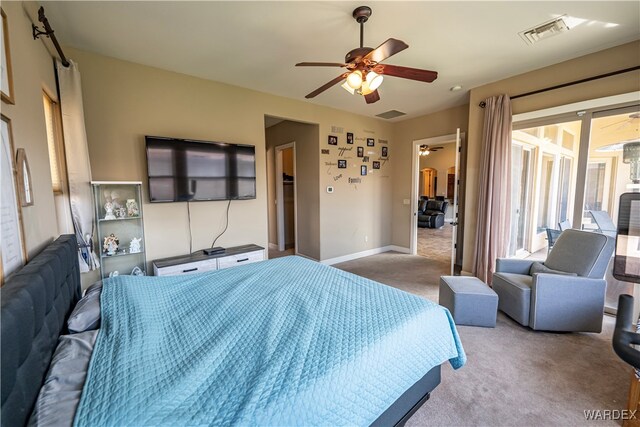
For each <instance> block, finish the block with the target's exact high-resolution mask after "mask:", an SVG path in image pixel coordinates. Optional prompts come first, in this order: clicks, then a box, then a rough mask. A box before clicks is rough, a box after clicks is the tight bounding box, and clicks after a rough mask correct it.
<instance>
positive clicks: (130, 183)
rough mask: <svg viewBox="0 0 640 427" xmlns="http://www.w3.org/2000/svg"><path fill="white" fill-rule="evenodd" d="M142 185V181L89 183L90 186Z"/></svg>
mask: <svg viewBox="0 0 640 427" xmlns="http://www.w3.org/2000/svg"><path fill="white" fill-rule="evenodd" d="M135 184H138V185H142V181H91V185H135Z"/></svg>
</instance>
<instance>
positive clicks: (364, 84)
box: [359, 80, 373, 96]
mask: <svg viewBox="0 0 640 427" xmlns="http://www.w3.org/2000/svg"><path fill="white" fill-rule="evenodd" d="M359 92H360V95H363V96H364V95H369V94H370V93H371V92H373V89H371V87H369V83H368V82H367V81H366V80H365V81H363V82H362V86H360V91H359Z"/></svg>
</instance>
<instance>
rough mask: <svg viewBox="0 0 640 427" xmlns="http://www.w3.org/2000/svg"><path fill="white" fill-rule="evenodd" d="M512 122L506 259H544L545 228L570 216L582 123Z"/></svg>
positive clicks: (545, 245)
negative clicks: (536, 256) (508, 257)
mask: <svg viewBox="0 0 640 427" xmlns="http://www.w3.org/2000/svg"><path fill="white" fill-rule="evenodd" d="M517 126H518V125H517V124H516V125H515V126H514V128H515V129H514V131H513V135H512V141H513V142H512V150H513V151H512V202H511V203H512V217H511V221H512V230H511V238H510V246H509V255H510V256H516V257H526V256H529V255H531V254H534V253H538V255H539V256H544V255H546V251H547V245H548V243H547V240H546V239H547V228H551V229H557V228H558V223H559V222H561V221H564V220H566V219H567V218H568V217H570V215H571V210H572V208H573V197H574V193H575V175H576V171H575V168H574V164H575V160H574V159H575V158H576V157H577V154H578V144H577V141H578V140H579V139H580V121H576V120H571V121H559V122H557V123H553V122H552V123H541V124H539V125H538V124H534V125H533V126H526V125H525V126H521V128H520V129H518V127H517Z"/></svg>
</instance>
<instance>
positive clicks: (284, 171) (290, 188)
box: [275, 142, 297, 255]
mask: <svg viewBox="0 0 640 427" xmlns="http://www.w3.org/2000/svg"><path fill="white" fill-rule="evenodd" d="M275 155H276V230H277V245H278V252H284V253H285V254H286V255H293V254H294V253H295V249H296V227H297V221H296V205H297V203H296V193H297V192H296V178H295V177H296V143H295V142H290V143H288V144H284V145H278V146H277V147H275Z"/></svg>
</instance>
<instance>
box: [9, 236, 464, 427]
mask: <svg viewBox="0 0 640 427" xmlns="http://www.w3.org/2000/svg"><path fill="white" fill-rule="evenodd" d="M74 245H75V242H74V241H73V238H72V237H71V236H63V237H61V238H60V239H58V241H56V242H55V243H53V244H52V245H51V247H49V248H47V250H45V251H44V252H43V254H41V255H39V256H38V257H36V258H35V259H34V260H33V261H32V262H31V263H30V264H29V265H28V266H27V267H25V268H24V269H23V270H22V271H21V272H20V273H19V274H17V275H16V276H14V277H12V278H11V279H10V280H9V281H8V282H7V284H6V285H5V287H3V289H2V319H3V322H2V345H3V352H2V378H3V383H2V424H3V425H24V424H25V423H26V422H27V420H28V418H29V415H30V412H31V410H32V408H33V406H34V402H35V400H36V396H37V394H38V391H39V389H40V386H41V385H42V383H43V379H44V376H45V373H46V370H47V365H48V363H49V359H50V358H51V354H52V352H53V350H54V348H55V345H56V342H55V341H56V338H57V336H58V335H59V334H64V333H66V332H67V331H66V330H65V326H64V319H65V317H66V316H68V313H69V311H70V310H71V308H72V307H73V305H74V303H75V301H76V300H77V299H78V296H79V280H78V277H77V276H78V272H77V259H76V256H77V255H76V252H75V250H71V248H72V247H73V246H74ZM61 248H64V250H62V249H61ZM53 254H55V256H53V257H52V255H53ZM40 258H43V260H42V261H40ZM32 264H33V265H32ZM51 265H55V268H52V267H51ZM56 269H61V272H60V273H59V274H55V275H50V274H48V272H49V271H52V270H56ZM30 275H35V276H34V277H42V279H41V280H40V279H39V282H42V284H41V285H38V286H39V287H36V288H34V290H30V288H31V287H32V281H31V280H29V279H28V277H29V276H30ZM53 276H55V277H53ZM18 279H19V280H20V282H18ZM44 283H46V284H44ZM43 287H46V288H47V289H46V290H45V289H44V288H43ZM17 288H24V289H23V290H22V291H20V292H18V291H16V290H14V289H17ZM36 294H37V295H40V296H39V297H38V298H34V297H33V295H36ZM55 295H69V297H65V298H62V300H61V298H60V296H58V297H55ZM100 298H101V305H102V324H101V327H100V329H99V332H98V334H97V339H96V342H95V349H94V351H93V354H92V355H91V363H90V365H89V369H88V372H87V374H86V375H87V379H86V383H85V384H84V389H83V390H82V397H81V399H80V403H79V405H78V408H77V412H76V413H75V425H179V424H184V425H202V424H209V425H229V424H235V425H303V424H304V425H317V424H324V425H326V424H331V425H334V424H335V425H345V424H349V425H385V426H386V425H401V424H403V423H404V422H405V421H406V420H407V419H408V418H409V417H410V416H411V415H412V414H413V412H415V410H417V408H419V407H420V405H421V404H422V403H424V401H426V400H427V399H428V397H429V393H430V392H431V391H432V390H433V389H434V388H435V387H436V386H437V385H438V384H439V382H440V364H441V363H444V362H446V361H449V362H450V363H451V364H452V366H453V367H454V368H459V367H461V366H462V365H463V364H464V362H465V356H464V351H463V350H462V347H461V345H460V342H459V339H458V336H457V332H456V330H455V326H454V325H453V322H452V320H451V316H450V315H449V313H448V311H446V309H444V308H442V307H440V306H437V305H436V304H433V303H430V302H428V301H426V300H423V299H421V298H418V297H415V296H412V295H409V294H406V293H404V292H401V291H398V290H396V289H393V288H390V287H387V286H384V285H381V284H378V283H375V282H372V281H369V280H367V279H364V278H362V277H359V276H355V275H352V274H350V273H346V272H343V271H341V270H337V269H334V268H331V267H327V266H323V265H321V264H318V263H316V262H313V261H309V260H306V259H303V258H299V257H286V258H282V259H276V260H271V261H264V262H261V263H255V264H251V265H247V266H243V267H236V268H232V269H227V270H221V271H217V272H211V273H204V274H198V275H193V276H188V277H173V278H171V277H169V278H154V277H146V278H145V277H142V278H140V277H133V276H131V277H119V278H116V279H114V280H112V279H110V280H108V281H105V283H104V286H103V290H102V295H101V297H100ZM50 299H51V301H60V302H55V303H53V302H51V301H49V300H50ZM25 301H26V302H25ZM52 306H56V309H55V312H56V316H54V317H55V320H54V319H53V318H52V316H49V315H40V313H41V312H47V310H46V309H44V310H43V309H42V308H41V307H52ZM20 307H21V308H20ZM31 307H32V308H33V309H32V308H31ZM49 311H51V310H49ZM9 312H11V313H12V315H11V317H10V321H9V322H7V321H6V320H5V319H6V318H7V315H6V313H9ZM29 312H34V313H37V315H36V316H35V319H34V318H33V317H34V316H33V315H32V314H29ZM22 325H28V327H27V331H29V332H30V333H24V332H25V331H24V330H23V328H22ZM32 326H33V327H32ZM43 330H45V331H47V333H46V334H43V333H42V332H37V333H36V332H35V331H43ZM43 335H46V337H44V336H43ZM14 348H20V349H21V350H20V351H19V352H18V353H19V354H18V355H17V356H10V355H8V356H7V357H6V358H5V352H6V351H7V349H10V350H13V349H14ZM9 353H11V351H9ZM14 353H15V352H14ZM25 354H28V356H27V357H26V358H25ZM32 359H37V360H40V364H39V365H38V369H33V368H30V369H26V370H25V369H24V367H23V365H24V363H23V362H24V360H32ZM10 371H14V372H15V375H14V376H13V377H12V374H11V373H10ZM7 378H8V379H9V381H6V379H7Z"/></svg>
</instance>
